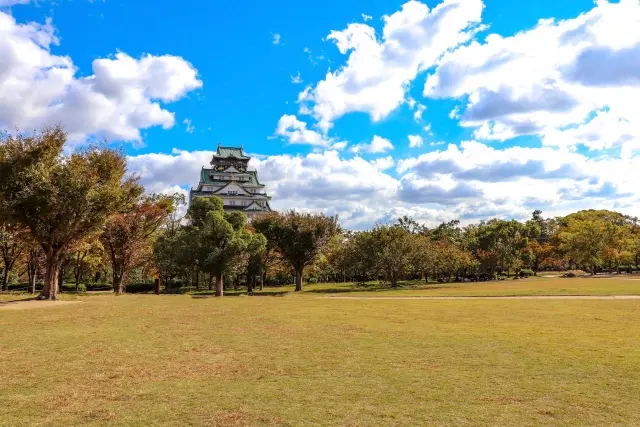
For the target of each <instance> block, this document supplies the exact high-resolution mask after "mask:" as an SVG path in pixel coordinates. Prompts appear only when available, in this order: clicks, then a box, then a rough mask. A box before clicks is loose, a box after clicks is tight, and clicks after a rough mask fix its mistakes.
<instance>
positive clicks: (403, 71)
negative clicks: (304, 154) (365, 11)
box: [300, 0, 484, 130]
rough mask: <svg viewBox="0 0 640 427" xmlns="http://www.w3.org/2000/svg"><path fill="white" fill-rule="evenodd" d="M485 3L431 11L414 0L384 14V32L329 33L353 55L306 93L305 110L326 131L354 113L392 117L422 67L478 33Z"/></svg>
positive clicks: (476, 0) (449, 1)
mask: <svg viewBox="0 0 640 427" xmlns="http://www.w3.org/2000/svg"><path fill="white" fill-rule="evenodd" d="M483 7H484V6H483V3H482V0H445V1H443V2H442V3H441V4H439V5H438V6H436V7H435V8H433V9H432V10H429V8H428V7H427V6H426V5H425V4H423V3H420V2H418V1H415V0H412V1H409V2H407V3H405V4H404V5H403V6H402V9H401V10H400V11H398V12H396V13H394V14H392V15H389V16H385V17H383V20H384V28H383V30H382V34H381V35H378V34H376V32H375V30H374V28H373V27H371V26H369V25H367V24H362V23H354V24H350V25H349V26H348V27H347V28H345V29H344V30H341V31H332V32H331V33H330V34H329V36H328V37H327V38H328V40H331V41H333V42H335V43H336V46H337V47H338V50H339V51H340V53H342V54H343V55H347V54H348V59H347V63H346V65H345V66H343V67H341V68H339V69H338V70H336V71H330V72H328V73H327V75H326V76H325V78H324V80H322V81H320V82H319V83H318V84H317V85H315V86H314V87H312V88H311V89H309V90H307V91H305V92H303V93H302V94H301V96H300V101H301V102H302V103H303V104H304V105H305V107H304V110H303V111H309V112H310V113H311V114H312V115H313V116H314V117H315V118H316V119H317V120H318V122H319V125H320V127H321V128H322V129H325V130H327V129H329V128H330V127H331V126H332V123H333V121H334V120H336V119H337V118H339V117H341V116H343V115H344V114H347V113H349V112H354V111H359V112H364V113H367V114H369V115H370V116H371V118H372V119H373V120H374V121H378V120H381V119H383V118H385V117H387V116H388V115H389V113H391V111H393V110H394V109H395V108H396V107H398V106H399V105H400V104H401V103H403V102H404V101H405V95H406V87H407V84H408V83H409V82H410V81H412V80H413V79H414V78H415V77H416V75H417V73H418V72H419V71H421V70H425V69H427V68H429V67H431V66H433V65H434V64H435V63H436V61H437V60H438V59H439V58H440V57H441V56H442V55H443V54H444V53H445V52H446V51H447V50H449V49H451V48H454V47H456V46H458V45H460V44H461V43H464V42H466V41H468V40H469V39H470V38H471V37H472V36H473V34H474V33H475V31H476V26H475V24H476V23H478V22H479V20H480V17H481V13H482V9H483Z"/></svg>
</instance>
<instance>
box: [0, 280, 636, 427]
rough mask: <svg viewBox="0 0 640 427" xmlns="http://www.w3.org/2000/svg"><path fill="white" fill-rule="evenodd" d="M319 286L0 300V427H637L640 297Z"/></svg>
mask: <svg viewBox="0 0 640 427" xmlns="http://www.w3.org/2000/svg"><path fill="white" fill-rule="evenodd" d="M520 283H521V284H524V282H520ZM532 283H541V284H542V283H545V282H544V281H539V282H532ZM631 283H633V282H631ZM481 285H482V284H479V285H477V286H481ZM319 286H320V285H319ZM486 286H489V284H486ZM527 286H528V285H527ZM531 286H533V285H531ZM409 292H410V291H409ZM318 296H322V295H319V294H317V293H313V292H306V293H304V294H302V295H293V294H285V295H283V296H263V297H228V298H225V299H222V300H217V299H214V298H194V297H192V296H190V295H176V296H154V295H125V296H122V297H118V298H116V297H113V296H105V295H99V296H91V297H70V296H65V298H77V299H79V300H81V301H82V303H80V304H72V305H65V306H59V307H48V308H37V309H30V310H15V311H14V310H3V309H0V321H1V322H2V328H0V360H2V364H3V368H2V370H0V425H3V426H5V425H6V426H34V425H51V426H59V425H64V426H80V425H82V426H84V425H121V426H157V425H170V426H171V425H173V426H184V425H194V426H199V425H207V426H210V425H213V426H245V425H257V426H261V425H264V426H268V425H274V426H301V425H316V426H330V425H336V426H378V425H392V426H396V425H406V426H416V425H430V426H452V425H456V426H478V425H486V426H498V425H499V426H540V425H562V426H585V425H592V426H603V425H607V426H612V425H620V426H622V425H624V426H627V425H639V424H640V413H639V412H638V408H639V407H640V309H639V307H638V302H637V301H633V300H616V301H611V300H553V301H549V300H547V301H540V300H508V301H499V300H491V301H486V300H485V301H483V300H464V301H431V300H416V301H411V300H332V299H323V298H318ZM14 298H15V296H14ZM4 299H5V300H6V299H7V298H4Z"/></svg>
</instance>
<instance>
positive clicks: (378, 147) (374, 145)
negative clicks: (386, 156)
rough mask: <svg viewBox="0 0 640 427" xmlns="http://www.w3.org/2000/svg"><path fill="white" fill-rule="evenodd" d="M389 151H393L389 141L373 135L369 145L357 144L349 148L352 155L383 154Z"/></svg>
mask: <svg viewBox="0 0 640 427" xmlns="http://www.w3.org/2000/svg"><path fill="white" fill-rule="evenodd" d="M389 150H393V144H392V143H391V141H389V140H388V139H386V138H382V137H380V136H378V135H374V137H373V139H372V140H371V143H369V144H357V145H354V146H353V147H351V152H352V153H384V152H385V151H389Z"/></svg>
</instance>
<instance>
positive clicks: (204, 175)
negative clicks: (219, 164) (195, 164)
mask: <svg viewBox="0 0 640 427" xmlns="http://www.w3.org/2000/svg"><path fill="white" fill-rule="evenodd" d="M211 175H214V176H215V175H218V176H219V175H224V173H221V172H216V171H215V170H213V169H205V168H203V169H202V171H201V172H200V182H202V183H203V184H209V185H227V184H228V183H229V182H230V181H229V180H224V181H222V180H213V179H211ZM242 175H249V181H236V182H237V184H239V185H262V184H260V181H258V172H257V171H246V172H243V173H242Z"/></svg>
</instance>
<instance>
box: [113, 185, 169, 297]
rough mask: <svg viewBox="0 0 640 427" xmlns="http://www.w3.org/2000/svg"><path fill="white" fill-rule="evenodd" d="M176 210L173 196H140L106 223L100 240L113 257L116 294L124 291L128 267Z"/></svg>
mask: <svg viewBox="0 0 640 427" xmlns="http://www.w3.org/2000/svg"><path fill="white" fill-rule="evenodd" d="M173 209H174V199H173V198H172V197H171V196H164V195H154V196H149V197H141V198H140V199H139V200H137V201H136V202H135V203H133V204H132V205H130V206H127V207H126V208H125V209H123V210H122V211H121V212H119V213H118V214H116V215H114V216H113V217H112V218H111V219H109V221H108V222H107V224H106V227H105V230H104V232H103V233H102V235H101V236H100V240H101V241H102V244H103V245H104V247H105V249H106V251H107V253H108V255H109V258H110V260H111V268H112V272H113V291H114V292H115V294H116V295H121V294H122V293H123V292H124V282H125V280H126V277H127V274H128V272H129V270H130V269H131V268H133V267H135V266H137V265H138V264H139V262H140V260H142V259H143V256H144V255H146V253H148V252H149V251H150V250H151V248H152V244H151V242H150V240H149V239H150V238H151V236H152V235H153V234H154V233H155V232H156V231H157V230H158V228H159V227H160V226H161V225H162V224H163V223H164V221H165V220H166V218H167V216H168V215H169V214H170V213H171V212H172V211H173Z"/></svg>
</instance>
